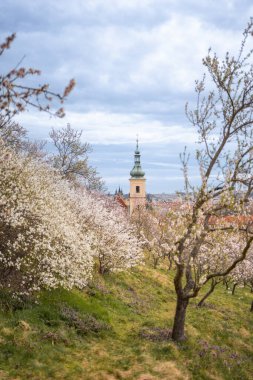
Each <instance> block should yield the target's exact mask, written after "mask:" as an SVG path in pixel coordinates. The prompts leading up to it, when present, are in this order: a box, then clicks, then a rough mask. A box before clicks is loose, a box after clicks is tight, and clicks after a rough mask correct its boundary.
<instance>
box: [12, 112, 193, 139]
mask: <svg viewBox="0 0 253 380" xmlns="http://www.w3.org/2000/svg"><path fill="white" fill-rule="evenodd" d="M19 120H20V122H21V124H23V125H25V126H26V127H28V128H29V130H30V132H31V133H32V135H35V134H37V135H38V136H39V135H40V137H41V138H46V137H47V135H48V132H49V129H50V128H51V127H52V126H53V127H55V128H61V127H63V126H66V123H70V124H71V126H72V127H73V128H75V129H79V130H83V138H84V139H85V140H86V141H88V142H90V143H92V144H125V143H133V141H134V140H135V139H136V135H137V134H138V135H139V138H140V140H141V142H142V143H153V144H158V143H163V144H164V143H177V142H178V143H180V142H182V141H187V143H188V144H190V143H194V142H196V140H197V135H196V133H195V131H194V130H193V129H192V128H184V127H183V126H181V125H176V124H166V123H163V122H161V121H157V120H152V119H150V118H149V117H147V116H145V115H141V114H122V113H119V114H116V113H105V112H104V113H103V112H89V113H85V114H84V113H75V112H68V113H67V116H66V117H65V118H64V119H55V118H52V119H49V118H48V116H47V115H44V114H38V113H37V114H35V113H27V114H23V115H21V116H20V117H19Z"/></svg>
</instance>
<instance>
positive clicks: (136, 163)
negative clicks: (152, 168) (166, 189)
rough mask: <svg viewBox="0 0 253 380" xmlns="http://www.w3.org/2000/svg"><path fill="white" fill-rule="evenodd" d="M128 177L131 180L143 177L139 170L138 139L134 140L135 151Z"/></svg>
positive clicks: (141, 171) (142, 172)
mask: <svg viewBox="0 0 253 380" xmlns="http://www.w3.org/2000/svg"><path fill="white" fill-rule="evenodd" d="M130 175H131V177H132V178H142V177H144V176H145V173H144V171H143V170H142V168H141V154H140V151H139V141H138V137H137V139H136V149H135V152H134V167H133V169H132V170H131V171H130Z"/></svg>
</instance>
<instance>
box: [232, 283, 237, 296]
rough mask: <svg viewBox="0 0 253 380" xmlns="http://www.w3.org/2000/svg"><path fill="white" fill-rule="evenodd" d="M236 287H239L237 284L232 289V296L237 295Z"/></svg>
mask: <svg viewBox="0 0 253 380" xmlns="http://www.w3.org/2000/svg"><path fill="white" fill-rule="evenodd" d="M236 286H237V284H234V285H233V289H232V295H234V294H235V288H236Z"/></svg>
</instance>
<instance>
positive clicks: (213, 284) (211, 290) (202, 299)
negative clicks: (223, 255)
mask: <svg viewBox="0 0 253 380" xmlns="http://www.w3.org/2000/svg"><path fill="white" fill-rule="evenodd" d="M216 285H217V283H216V282H214V281H213V282H212V285H211V287H210V289H209V290H208V292H207V293H206V294H205V295H204V297H203V298H201V300H200V301H199V303H198V304H197V306H198V307H201V306H203V305H204V302H205V300H206V299H207V298H208V297H209V296H210V294H212V293H213V291H214V289H215V286H216Z"/></svg>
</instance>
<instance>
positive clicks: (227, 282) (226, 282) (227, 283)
mask: <svg viewBox="0 0 253 380" xmlns="http://www.w3.org/2000/svg"><path fill="white" fill-rule="evenodd" d="M225 284H226V290H228V285H229V281H225Z"/></svg>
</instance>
